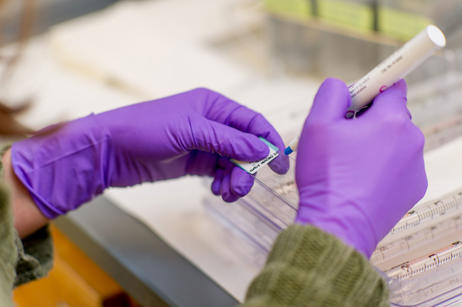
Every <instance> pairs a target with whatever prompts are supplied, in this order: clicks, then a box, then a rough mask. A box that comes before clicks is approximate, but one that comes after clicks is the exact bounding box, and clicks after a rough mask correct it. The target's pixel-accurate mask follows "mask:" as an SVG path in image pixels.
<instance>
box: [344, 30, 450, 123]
mask: <svg viewBox="0 0 462 307" xmlns="http://www.w3.org/2000/svg"><path fill="white" fill-rule="evenodd" d="M444 46H446V38H445V36H444V34H443V32H441V30H440V29H439V28H438V27H436V26H434V25H429V26H427V27H426V28H425V29H424V30H423V31H422V32H420V33H419V34H417V35H416V36H415V37H414V38H412V39H411V40H410V41H408V42H407V43H406V44H404V45H403V46H402V47H401V48H400V49H398V50H397V51H395V52H394V53H393V54H392V55H391V56H389V57H388V58H387V59H385V60H384V61H383V62H382V63H380V64H379V65H378V66H376V67H375V68H374V69H372V70H371V71H370V72H369V73H368V74H367V75H365V76H364V77H363V78H361V79H360V80H359V81H357V82H355V83H354V84H352V85H350V87H349V91H350V95H351V106H350V110H349V111H348V113H347V117H351V115H354V113H355V112H356V111H359V110H360V109H361V108H363V107H365V106H366V105H368V104H369V103H370V102H371V101H372V100H373V99H374V97H375V96H377V95H378V94H379V93H381V92H383V91H384V90H385V89H386V88H388V87H390V86H392V85H393V84H394V83H396V82H398V81H399V80H400V79H401V78H404V77H405V76H406V75H407V74H408V73H410V72H411V71H412V70H414V69H415V68H416V67H417V66H419V65H420V64H421V63H422V62H423V61H425V60H426V59H427V58H429V57H430V56H431V55H433V53H435V51H437V50H439V49H441V48H443V47H444Z"/></svg>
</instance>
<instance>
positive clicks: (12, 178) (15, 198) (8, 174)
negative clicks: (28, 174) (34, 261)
mask: <svg viewBox="0 0 462 307" xmlns="http://www.w3.org/2000/svg"><path fill="white" fill-rule="evenodd" d="M2 164H3V172H2V177H3V179H4V181H5V184H6V186H7V187H8V190H9V191H10V202H11V206H12V212H13V220H14V227H15V228H16V231H17V232H18V234H19V236H20V237H21V238H24V237H26V236H28V235H30V234H32V233H34V232H35V231H36V230H38V229H40V228H41V227H43V226H44V225H45V224H47V223H48V221H49V220H48V219H47V218H46V217H45V215H43V213H42V212H41V211H40V210H39V208H38V207H37V205H36V204H35V202H34V201H33V199H32V197H31V195H30V193H29V191H28V190H27V189H26V188H25V187H24V185H23V184H22V182H21V181H20V180H19V179H18V178H17V176H16V174H15V173H14V171H13V168H12V165H11V149H9V150H7V151H6V152H5V154H4V155H3V156H2Z"/></svg>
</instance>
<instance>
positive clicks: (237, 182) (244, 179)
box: [231, 167, 254, 197]
mask: <svg viewBox="0 0 462 307" xmlns="http://www.w3.org/2000/svg"><path fill="white" fill-rule="evenodd" d="M253 183H254V177H253V176H251V175H250V174H248V173H246V172H245V171H243V170H242V169H240V168H238V167H235V168H234V169H233V170H232V172H231V191H232V193H233V194H235V195H237V196H239V197H243V196H245V195H247V194H248V193H249V192H250V190H251V189H252V186H253Z"/></svg>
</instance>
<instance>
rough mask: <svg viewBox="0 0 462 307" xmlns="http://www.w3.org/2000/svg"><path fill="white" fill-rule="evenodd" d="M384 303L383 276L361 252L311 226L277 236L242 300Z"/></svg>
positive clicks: (256, 303) (250, 303) (247, 303)
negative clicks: (262, 265)
mask: <svg viewBox="0 0 462 307" xmlns="http://www.w3.org/2000/svg"><path fill="white" fill-rule="evenodd" d="M308 305H309V306H388V288H387V286H386V282H385V281H384V280H383V279H382V278H381V276H380V275H379V274H378V273H377V272H376V271H375V270H374V268H373V267H372V266H371V265H370V264H369V262H368V261H367V259H366V258H364V257H363V256H362V255H361V254H360V253H358V252H357V251H355V250H354V249H352V248H350V247H349V246H347V245H345V244H343V243H342V242H341V241H340V240H338V239H336V238H335V237H333V236H331V235H329V234H327V233H325V232H323V231H321V230H320V229H317V228H315V227H312V226H299V225H293V226H290V227H289V228H288V229H287V230H285V231H284V232H283V233H281V235H280V236H279V237H278V239H277V241H276V243H275V244H274V246H273V249H272V251H271V253H270V255H269V257H268V260H267V263H266V265H265V267H264V268H263V270H262V272H261V273H260V274H259V275H258V276H257V277H256V278H255V279H254V281H253V282H252V284H251V285H250V287H249V289H248V292H247V297H246V301H245V303H244V304H243V306H246V307H250V306H253V307H257V306H308Z"/></svg>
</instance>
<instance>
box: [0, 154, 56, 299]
mask: <svg viewBox="0 0 462 307" xmlns="http://www.w3.org/2000/svg"><path fill="white" fill-rule="evenodd" d="M0 157H1V153H0ZM1 174H2V164H1V160H0V177H1ZM52 263H53V245H52V241H51V236H50V234H49V231H48V227H43V228H42V229H40V230H38V231H37V232H35V233H34V234H32V235H30V236H28V237H27V238H26V239H23V240H21V239H20V238H19V236H18V234H17V232H16V230H15V228H14V225H13V216H12V212H11V205H10V197H9V192H8V189H7V188H6V186H5V185H4V184H3V182H2V180H0V306H2V307H3V306H13V302H12V297H11V294H12V290H13V287H14V286H18V285H20V284H23V283H25V282H28V281H31V280H35V279H37V278H40V277H43V276H45V275H46V274H47V273H48V271H49V270H50V269H51V267H52Z"/></svg>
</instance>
